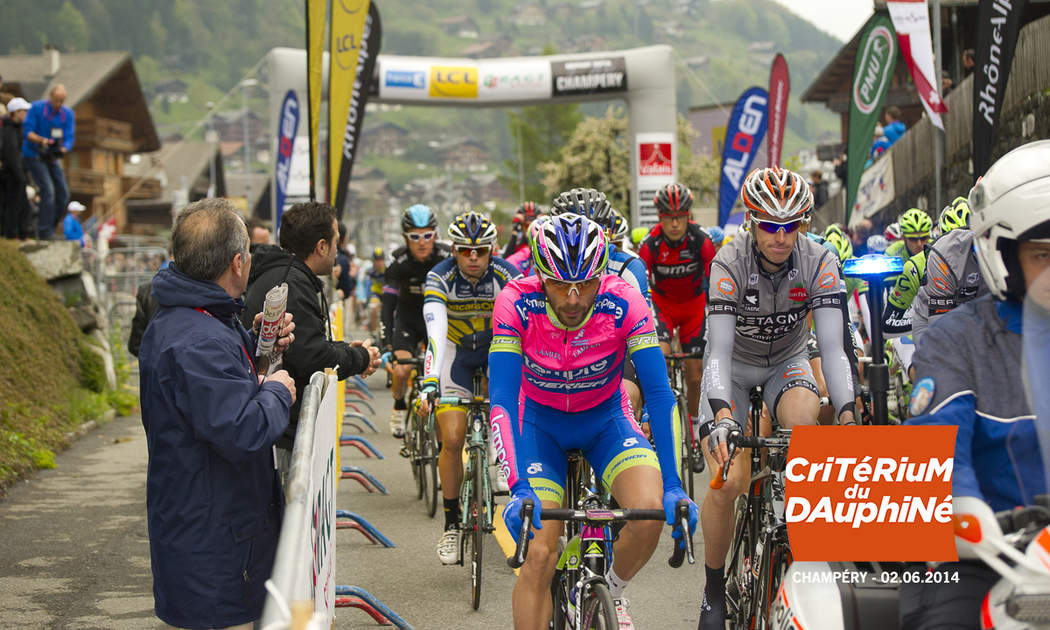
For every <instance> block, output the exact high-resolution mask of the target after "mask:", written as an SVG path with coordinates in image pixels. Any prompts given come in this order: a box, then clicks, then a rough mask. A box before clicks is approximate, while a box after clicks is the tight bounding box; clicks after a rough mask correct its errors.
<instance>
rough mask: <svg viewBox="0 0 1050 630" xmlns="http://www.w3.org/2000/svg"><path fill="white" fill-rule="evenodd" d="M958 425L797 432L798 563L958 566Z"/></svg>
mask: <svg viewBox="0 0 1050 630" xmlns="http://www.w3.org/2000/svg"><path fill="white" fill-rule="evenodd" d="M955 432H956V427H954V426H915V427H912V426H886V427H875V426H864V427H811V426H803V427H795V429H794V431H792V435H791V448H790V449H789V451H788V462H787V468H786V470H785V481H786V497H785V498H786V502H785V510H784V513H785V516H786V518H787V523H788V526H787V527H788V539H789V540H790V543H791V550H792V552H793V554H794V557H795V560H807V561H809V560H812V561H886V562H890V561H915V562H922V561H936V562H941V561H954V560H957V559H958V557H957V554H956V551H955V538H954V534H953V528H952V466H953V464H954V459H953V455H954V451H955Z"/></svg>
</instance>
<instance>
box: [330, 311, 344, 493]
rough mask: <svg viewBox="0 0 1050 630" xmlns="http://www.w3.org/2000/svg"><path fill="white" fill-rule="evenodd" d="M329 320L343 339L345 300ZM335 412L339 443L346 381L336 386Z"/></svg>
mask: <svg viewBox="0 0 1050 630" xmlns="http://www.w3.org/2000/svg"><path fill="white" fill-rule="evenodd" d="M329 320H330V321H331V323H332V339H335V340H336V341H342V340H343V302H342V301H341V300H337V301H336V303H335V305H333V306H332V308H331V315H330V317H329ZM335 405H336V407H335V413H336V418H337V420H336V425H335V430H336V434H335V439H336V442H337V443H338V441H339V437H340V436H342V435H343V415H344V413H345V412H346V381H339V385H338V387H337V388H336V397H335ZM342 450H343V449H341V448H337V449H335V465H336V469H337V470H342V469H343V468H342V466H343V462H342ZM340 476H341V475H339V476H337V477H336V478H335V487H336V488H338V487H339V477H340Z"/></svg>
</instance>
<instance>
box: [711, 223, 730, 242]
mask: <svg viewBox="0 0 1050 630" xmlns="http://www.w3.org/2000/svg"><path fill="white" fill-rule="evenodd" d="M707 235H708V236H710V237H711V242H712V243H714V244H715V245H721V244H722V241H724V240H726V233H725V232H723V231H722V228H720V227H718V226H717V225H712V226H711V227H709V228H707Z"/></svg>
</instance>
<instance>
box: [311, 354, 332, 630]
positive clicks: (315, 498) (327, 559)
mask: <svg viewBox="0 0 1050 630" xmlns="http://www.w3.org/2000/svg"><path fill="white" fill-rule="evenodd" d="M327 376H328V384H327V386H326V387H325V390H324V396H323V397H322V398H321V404H320V405H319V406H318V409H317V421H316V423H315V425H314V446H313V459H312V461H313V469H312V470H311V471H310V494H309V495H308V496H309V497H310V509H309V511H308V512H307V515H308V518H309V519H310V523H309V528H308V529H307V530H306V531H308V532H310V535H309V536H305V537H304V540H305V541H306V542H307V543H308V544H309V545H310V549H309V550H307V551H308V553H306V554H304V555H303V557H304V558H311V559H312V563H311V564H312V573H311V574H312V577H313V580H312V582H311V587H312V588H313V592H312V594H313V600H314V610H315V611H316V612H323V613H324V614H325V621H324V623H323V625H322V626H321V627H323V628H328V627H331V625H332V619H333V617H334V616H335V511H336V506H335V480H336V477H338V476H339V471H338V469H337V466H336V449H338V448H339V446H338V444H339V442H338V439H337V433H336V426H337V420H338V418H337V417H336V397H337V395H338V392H339V388H338V387H336V375H335V374H334V373H329V374H328V375H327Z"/></svg>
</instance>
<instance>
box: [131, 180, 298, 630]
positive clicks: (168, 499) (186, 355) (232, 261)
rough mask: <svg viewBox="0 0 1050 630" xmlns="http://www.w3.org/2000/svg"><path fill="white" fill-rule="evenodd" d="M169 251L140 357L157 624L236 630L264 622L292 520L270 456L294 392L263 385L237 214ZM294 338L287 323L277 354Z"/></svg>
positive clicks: (216, 219) (211, 203)
mask: <svg viewBox="0 0 1050 630" xmlns="http://www.w3.org/2000/svg"><path fill="white" fill-rule="evenodd" d="M172 250H173V257H174V262H173V263H172V264H171V265H169V266H168V267H167V268H166V269H162V270H161V271H159V272H158V273H157V275H156V276H155V277H154V279H153V297H154V298H155V299H156V300H157V303H158V305H159V308H158V310H157V313H156V315H155V316H154V317H153V320H152V321H151V322H150V324H149V327H148V328H147V329H146V334H145V336H144V337H143V339H142V347H141V348H140V350H139V359H140V362H139V365H140V370H141V372H140V392H141V398H142V424H143V426H144V427H145V429H146V442H147V446H148V449H149V467H148V469H147V473H146V514H147V520H148V523H149V537H150V558H151V561H152V567H153V596H154V600H155V610H156V613H157V616H158V617H159V618H160V619H161V620H162V621H164V622H165V623H168V624H170V625H173V626H176V627H179V628H230V627H236V628H238V630H240V628H242V627H244V628H250V627H251V626H250V624H251V623H252V622H254V621H255V620H257V619H258V618H259V617H260V616H261V615H262V608H263V602H264V601H265V596H266V590H265V587H264V584H265V582H266V580H267V579H268V578H269V576H270V572H271V570H272V568H273V560H274V555H275V552H276V549H277V537H278V532H279V529H280V523H281V516H282V510H283V494H282V491H281V484H280V481H279V479H278V477H277V474H276V471H275V469H274V456H273V444H274V442H276V441H277V438H278V437H280V435H281V434H282V433H283V432H284V429H285V427H286V426H287V424H288V409H289V407H291V405H292V402H293V401H294V400H295V384H294V382H293V381H292V379H291V377H289V376H288V373H287V372H285V371H283V370H281V371H278V372H276V373H274V374H273V375H271V376H269V377H266V378H260V377H259V375H258V374H257V373H256V370H255V366H254V364H253V361H252V357H253V356H254V355H255V343H256V338H255V334H252V333H248V332H247V331H246V330H245V329H244V328H243V326H242V325H241V323H240V321H239V319H238V316H239V315H240V313H241V310H242V309H243V308H244V303H243V302H242V301H241V300H240V299H239V297H240V295H241V294H243V293H244V289H245V287H246V285H247V284H248V273H249V271H250V269H251V254H250V253H249V252H248V231H247V230H246V229H245V226H244V222H243V221H242V220H241V219H240V217H239V216H238V215H237V212H236V210H235V208H234V207H233V205H232V204H230V202H228V201H226V200H225V199H204V200H201V201H198V202H196V203H193V204H191V205H190V206H188V207H187V208H186V209H185V210H183V211H182V213H180V214H179V217H178V219H177V220H176V223H175V229H174V232H173V234H172ZM257 325H258V320H257V321H256V326H257ZM293 328H294V325H293V324H292V323H291V317H290V316H286V321H285V325H284V327H283V330H282V331H281V334H280V340H279V341H278V344H279V345H280V346H283V347H287V345H288V344H290V343H291V342H292V340H293V336H292V334H291V331H292V329H293ZM245 624H248V625H245Z"/></svg>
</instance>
